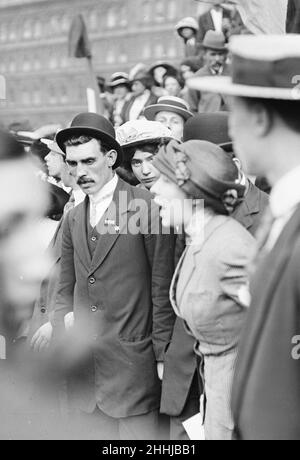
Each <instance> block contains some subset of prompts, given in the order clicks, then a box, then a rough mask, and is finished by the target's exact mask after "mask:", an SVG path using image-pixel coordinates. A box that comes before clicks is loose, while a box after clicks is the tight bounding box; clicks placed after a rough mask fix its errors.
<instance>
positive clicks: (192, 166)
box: [151, 141, 255, 440]
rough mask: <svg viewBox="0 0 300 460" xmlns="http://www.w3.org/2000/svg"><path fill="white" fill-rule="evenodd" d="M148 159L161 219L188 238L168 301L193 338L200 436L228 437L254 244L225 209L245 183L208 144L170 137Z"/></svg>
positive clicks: (234, 201)
mask: <svg viewBox="0 0 300 460" xmlns="http://www.w3.org/2000/svg"><path fill="white" fill-rule="evenodd" d="M153 164H154V166H155V167H156V168H157V169H158V170H159V171H160V173H161V176H160V178H159V180H158V181H157V182H156V184H155V185H154V186H153V187H152V189H151V191H152V192H153V193H154V194H155V195H156V201H157V204H159V205H160V206H161V217H162V220H163V225H164V226H167V227H174V228H179V227H182V226H183V227H184V231H185V233H186V236H187V241H188V245H187V249H186V251H185V253H184V255H183V256H182V258H181V260H180V262H179V264H178V267H177V270H176V272H175V275H174V278H173V283H172V287H171V301H172V305H173V308H174V310H175V312H176V314H177V315H178V316H180V317H182V318H183V319H184V320H185V322H186V323H187V325H188V328H189V332H190V333H191V334H192V335H193V336H194V337H195V339H196V347H195V349H196V352H197V354H198V355H199V357H200V358H201V362H202V364H201V366H200V372H201V375H202V378H203V383H204V389H205V396H206V400H207V404H206V412H205V435H206V439H208V440H231V439H232V438H233V433H234V426H233V421H232V415H231V410H230V395H231V384H232V378H233V371H234V366H235V361H236V355H237V346H238V341H239V335H240V332H241V329H242V326H243V323H244V320H245V316H246V312H247V300H248V299H247V289H246V288H247V283H248V278H247V272H246V265H247V262H248V260H249V259H250V258H251V255H252V252H253V250H254V245H255V243H254V239H253V238H252V236H251V235H250V234H249V233H248V232H247V231H246V230H245V229H244V228H243V227H242V226H241V225H240V224H239V223H238V222H236V221H235V220H233V219H231V218H230V217H228V214H229V213H231V212H232V210H233V209H234V208H235V207H236V206H237V205H238V204H239V203H240V201H241V200H242V199H243V196H244V191H245V189H244V187H243V186H242V185H241V184H240V181H239V172H238V169H237V167H236V165H235V163H234V162H233V161H232V158H231V156H230V155H229V154H227V153H226V152H225V151H224V150H222V149H221V148H220V147H218V146H216V145H214V144H211V143H209V142H204V141H190V142H187V143H185V144H182V145H180V144H178V143H176V142H174V141H172V142H170V143H169V145H168V146H167V147H164V148H162V149H161V150H160V152H159V153H158V155H157V156H156V158H155V159H154V163H153ZM199 428H200V427H199Z"/></svg>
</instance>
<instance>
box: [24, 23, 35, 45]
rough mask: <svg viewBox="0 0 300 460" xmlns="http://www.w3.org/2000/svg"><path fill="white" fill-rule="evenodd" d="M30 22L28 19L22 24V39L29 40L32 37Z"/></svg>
mask: <svg viewBox="0 0 300 460" xmlns="http://www.w3.org/2000/svg"><path fill="white" fill-rule="evenodd" d="M32 29H33V27H32V22H31V20H30V19H26V21H25V22H24V29H23V37H24V38H25V39H27V40H29V39H30V38H31V37H32Z"/></svg>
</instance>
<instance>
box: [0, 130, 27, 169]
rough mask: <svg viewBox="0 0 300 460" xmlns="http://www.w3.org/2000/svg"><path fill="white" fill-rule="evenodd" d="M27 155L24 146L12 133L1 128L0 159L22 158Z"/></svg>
mask: <svg viewBox="0 0 300 460" xmlns="http://www.w3.org/2000/svg"><path fill="white" fill-rule="evenodd" d="M26 157H27V153H26V151H25V148H24V146H23V145H22V144H21V143H20V142H19V141H18V140H17V139H16V138H15V137H14V136H13V135H12V134H10V133H8V132H7V131H4V130H0V161H7V160H20V159H24V158H26Z"/></svg>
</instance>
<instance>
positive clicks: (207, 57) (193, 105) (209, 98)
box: [187, 30, 229, 113]
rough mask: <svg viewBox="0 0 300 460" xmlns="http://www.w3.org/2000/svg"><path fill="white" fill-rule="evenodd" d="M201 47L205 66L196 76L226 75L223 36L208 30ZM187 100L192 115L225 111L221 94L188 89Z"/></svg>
mask: <svg viewBox="0 0 300 460" xmlns="http://www.w3.org/2000/svg"><path fill="white" fill-rule="evenodd" d="M202 47H203V52H204V62H205V64H204V67H202V69H200V70H198V72H197V73H196V76H197V77H207V76H219V75H228V73H229V70H228V66H227V63H226V60H227V55H228V50H227V46H226V41H225V36H224V35H223V34H222V33H220V32H215V31H213V30H209V31H208V32H207V33H206V35H205V38H204V41H203V44H202ZM187 100H188V103H189V105H190V109H191V111H192V112H193V113H202V112H219V111H220V110H226V109H227V105H226V101H225V99H224V97H223V96H222V95H221V94H215V93H212V92H207V91H205V92H204V91H201V92H200V91H197V90H194V89H189V91H188V96H187Z"/></svg>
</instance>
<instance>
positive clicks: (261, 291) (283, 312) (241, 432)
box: [233, 207, 300, 440]
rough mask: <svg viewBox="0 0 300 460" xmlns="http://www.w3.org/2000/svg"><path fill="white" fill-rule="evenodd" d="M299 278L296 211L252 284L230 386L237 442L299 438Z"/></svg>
mask: <svg viewBox="0 0 300 460" xmlns="http://www.w3.org/2000/svg"><path fill="white" fill-rule="evenodd" d="M270 268H271V269H270ZM299 275H300V207H298V209H297V211H296V212H295V213H294V215H293V217H292V218H291V220H290V221H289V223H288V224H287V225H286V227H285V228H284V230H283V232H282V233H281V235H280V237H279V239H278V241H277V243H276V244H275V246H274V247H273V249H272V250H271V252H270V253H268V254H267V255H266V256H265V257H261V261H260V263H259V264H258V268H257V271H256V273H255V275H254V277H253V280H252V284H251V295H252V305H251V308H250V312H249V315H248V320H247V322H246V327H245V330H244V334H243V338H242V340H241V343H240V350H239V358H238V362H237V368H236V374H235V379H234V383H233V411H234V419H235V423H236V426H237V430H238V436H239V437H240V438H241V439H245V440H296V439H299V438H300V391H299V385H300V366H299V360H296V359H293V357H292V353H293V348H294V347H296V344H297V343H298V344H299V341H296V342H294V344H293V338H294V337H295V336H299V332H300V309H299V298H300V283H299ZM297 355H298V357H299V347H298V352H297ZM296 357H297V356H296ZM294 358H295V357H294Z"/></svg>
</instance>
